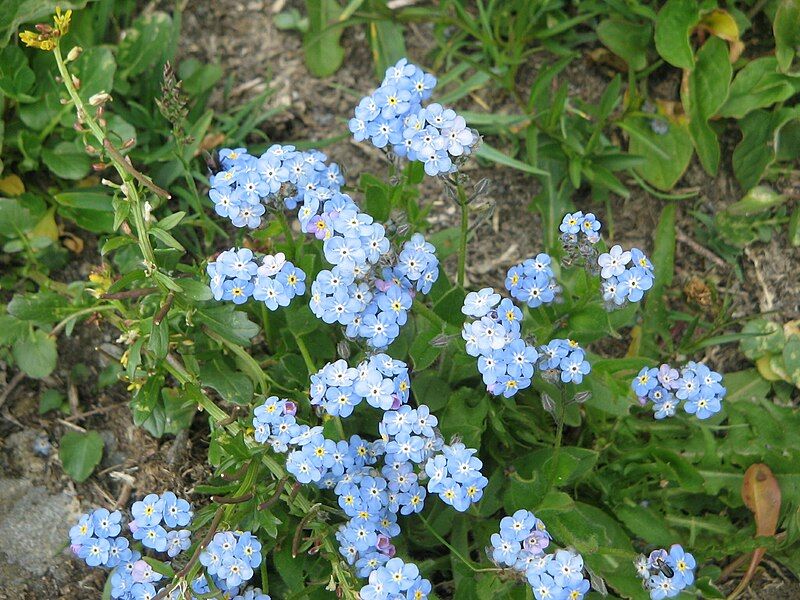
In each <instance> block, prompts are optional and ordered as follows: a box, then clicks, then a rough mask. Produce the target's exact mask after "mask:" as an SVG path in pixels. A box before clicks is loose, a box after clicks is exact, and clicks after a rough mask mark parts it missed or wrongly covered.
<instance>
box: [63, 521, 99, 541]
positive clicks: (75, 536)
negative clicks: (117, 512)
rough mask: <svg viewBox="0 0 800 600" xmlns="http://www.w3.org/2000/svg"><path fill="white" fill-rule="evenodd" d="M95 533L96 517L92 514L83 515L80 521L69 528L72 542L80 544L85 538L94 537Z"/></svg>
mask: <svg viewBox="0 0 800 600" xmlns="http://www.w3.org/2000/svg"><path fill="white" fill-rule="evenodd" d="M93 533H94V519H93V518H92V515H91V514H88V515H81V518H80V520H79V521H78V523H77V524H76V525H73V526H72V527H71V528H70V530H69V539H70V543H71V544H73V545H80V544H82V543H83V541H84V540H86V539H88V538H90V537H92V534H93Z"/></svg>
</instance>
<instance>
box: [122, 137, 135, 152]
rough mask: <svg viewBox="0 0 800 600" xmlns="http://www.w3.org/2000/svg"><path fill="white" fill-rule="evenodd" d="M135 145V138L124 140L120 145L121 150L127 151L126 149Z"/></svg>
mask: <svg viewBox="0 0 800 600" xmlns="http://www.w3.org/2000/svg"><path fill="white" fill-rule="evenodd" d="M135 143H136V138H131V139H129V140H126V141H125V143H124V144H122V149H123V150H127V149H128V148H133V145H134V144H135Z"/></svg>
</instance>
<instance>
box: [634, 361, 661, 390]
mask: <svg viewBox="0 0 800 600" xmlns="http://www.w3.org/2000/svg"><path fill="white" fill-rule="evenodd" d="M657 385H658V369H655V368H652V369H651V368H648V367H642V370H641V371H639V374H638V375H637V376H636V377H635V378H634V380H633V381H632V382H631V388H633V391H634V392H635V393H636V395H637V396H639V397H644V396H647V394H649V393H650V390H652V389H653V388H655V387H656V386H657Z"/></svg>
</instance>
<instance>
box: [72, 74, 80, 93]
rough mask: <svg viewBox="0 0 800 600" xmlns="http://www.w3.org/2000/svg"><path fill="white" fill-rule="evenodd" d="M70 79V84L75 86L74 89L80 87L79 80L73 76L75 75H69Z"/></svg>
mask: <svg viewBox="0 0 800 600" xmlns="http://www.w3.org/2000/svg"><path fill="white" fill-rule="evenodd" d="M70 79H72V85H74V86H75V89H76V90H79V89H81V80H80V79H78V78H77V77H75V75H70Z"/></svg>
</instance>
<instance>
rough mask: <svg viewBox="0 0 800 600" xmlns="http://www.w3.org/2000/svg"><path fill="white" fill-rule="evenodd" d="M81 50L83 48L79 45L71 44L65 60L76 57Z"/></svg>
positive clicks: (69, 60) (71, 59)
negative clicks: (71, 46)
mask: <svg viewBox="0 0 800 600" xmlns="http://www.w3.org/2000/svg"><path fill="white" fill-rule="evenodd" d="M81 52H83V48H81V47H80V46H73V48H72V50H70V51H69V54H67V62H72V61H73V60H75V59H76V58H78V57H79V56H80V55H81Z"/></svg>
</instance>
